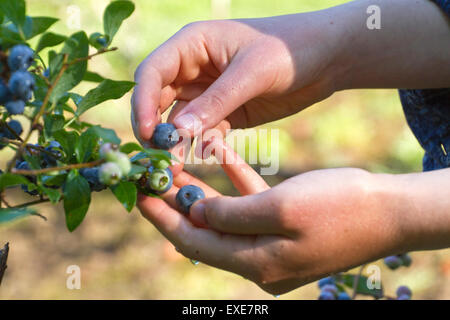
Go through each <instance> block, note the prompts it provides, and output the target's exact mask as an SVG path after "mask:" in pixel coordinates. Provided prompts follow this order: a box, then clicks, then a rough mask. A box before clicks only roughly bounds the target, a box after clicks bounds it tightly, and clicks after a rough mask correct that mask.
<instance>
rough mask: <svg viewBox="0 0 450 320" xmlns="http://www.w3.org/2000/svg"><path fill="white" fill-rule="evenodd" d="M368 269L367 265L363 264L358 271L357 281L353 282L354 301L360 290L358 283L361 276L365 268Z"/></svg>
mask: <svg viewBox="0 0 450 320" xmlns="http://www.w3.org/2000/svg"><path fill="white" fill-rule="evenodd" d="M365 267H366V264H363V265H362V266H361V267H360V268H359V271H358V274H357V275H356V277H355V279H354V280H353V294H352V300H354V299H355V298H356V296H357V295H358V292H357V290H356V289H357V288H358V283H359V279H360V278H361V275H362V273H363V271H364V268H365Z"/></svg>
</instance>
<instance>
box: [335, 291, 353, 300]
mask: <svg viewBox="0 0 450 320" xmlns="http://www.w3.org/2000/svg"><path fill="white" fill-rule="evenodd" d="M337 299H338V300H352V298H350V296H349V295H348V293H347V292H345V291H342V292H339V293H338V296H337Z"/></svg>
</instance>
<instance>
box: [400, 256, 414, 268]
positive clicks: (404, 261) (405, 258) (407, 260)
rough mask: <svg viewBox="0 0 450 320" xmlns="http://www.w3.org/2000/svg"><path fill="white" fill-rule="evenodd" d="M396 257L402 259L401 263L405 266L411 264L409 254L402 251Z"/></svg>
mask: <svg viewBox="0 0 450 320" xmlns="http://www.w3.org/2000/svg"><path fill="white" fill-rule="evenodd" d="M398 257H399V258H400V260H402V264H403V265H404V266H405V267H409V266H410V265H411V263H412V259H411V256H410V255H409V254H407V253H404V254H401V255H399V256H398Z"/></svg>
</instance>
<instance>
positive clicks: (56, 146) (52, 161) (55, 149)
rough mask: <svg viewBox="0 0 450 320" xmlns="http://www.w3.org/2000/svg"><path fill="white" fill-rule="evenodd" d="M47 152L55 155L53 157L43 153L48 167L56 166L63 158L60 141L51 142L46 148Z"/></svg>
mask: <svg viewBox="0 0 450 320" xmlns="http://www.w3.org/2000/svg"><path fill="white" fill-rule="evenodd" d="M45 150H46V151H48V152H50V153H51V154H53V157H52V156H51V155H50V154H48V153H45V152H43V153H42V155H43V156H42V157H43V158H44V162H45V164H46V166H48V165H50V166H55V165H56V164H57V162H56V160H57V159H59V158H61V156H62V153H61V144H60V143H59V142H58V141H55V140H53V141H50V144H49V145H48V146H47V147H46V148H45Z"/></svg>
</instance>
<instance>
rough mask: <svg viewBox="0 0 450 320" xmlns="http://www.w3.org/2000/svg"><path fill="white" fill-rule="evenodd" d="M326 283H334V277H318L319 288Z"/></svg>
mask: <svg viewBox="0 0 450 320" xmlns="http://www.w3.org/2000/svg"><path fill="white" fill-rule="evenodd" d="M326 284H334V279H333V278H332V277H326V278H323V279H320V280H319V282H318V285H319V288H322V287H323V286H324V285H326Z"/></svg>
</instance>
